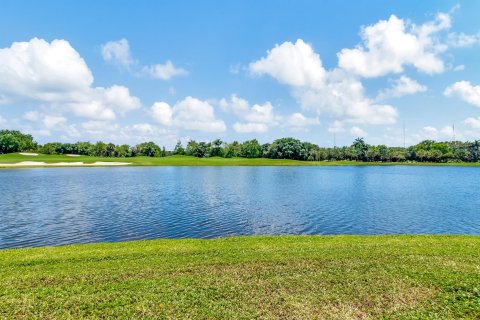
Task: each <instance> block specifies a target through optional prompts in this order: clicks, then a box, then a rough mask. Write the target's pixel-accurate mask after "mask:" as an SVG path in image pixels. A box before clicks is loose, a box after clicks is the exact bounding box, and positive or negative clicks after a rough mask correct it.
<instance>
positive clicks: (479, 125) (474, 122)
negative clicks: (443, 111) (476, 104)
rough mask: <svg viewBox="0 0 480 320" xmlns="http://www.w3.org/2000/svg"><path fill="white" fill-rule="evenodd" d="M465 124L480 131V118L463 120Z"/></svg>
mask: <svg viewBox="0 0 480 320" xmlns="http://www.w3.org/2000/svg"><path fill="white" fill-rule="evenodd" d="M463 123H464V124H466V125H467V126H469V127H470V128H473V129H480V117H478V118H473V117H471V118H467V119H465V120H463Z"/></svg>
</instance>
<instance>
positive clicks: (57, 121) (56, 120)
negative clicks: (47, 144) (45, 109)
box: [43, 115, 67, 129]
mask: <svg viewBox="0 0 480 320" xmlns="http://www.w3.org/2000/svg"><path fill="white" fill-rule="evenodd" d="M66 121H67V118H65V117H62V116H54V115H46V116H45V117H44V118H43V124H44V126H45V127H46V128H48V129H50V128H54V127H57V126H59V125H62V124H64V123H65V122H66Z"/></svg>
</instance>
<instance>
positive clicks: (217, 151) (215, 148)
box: [208, 139, 223, 157]
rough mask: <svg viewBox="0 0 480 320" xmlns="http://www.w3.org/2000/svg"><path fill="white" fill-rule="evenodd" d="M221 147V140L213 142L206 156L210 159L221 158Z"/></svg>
mask: <svg viewBox="0 0 480 320" xmlns="http://www.w3.org/2000/svg"><path fill="white" fill-rule="evenodd" d="M222 145H223V142H222V140H220V139H215V140H213V141H212V143H211V145H210V148H209V150H208V155H209V156H210V157H223V147H222Z"/></svg>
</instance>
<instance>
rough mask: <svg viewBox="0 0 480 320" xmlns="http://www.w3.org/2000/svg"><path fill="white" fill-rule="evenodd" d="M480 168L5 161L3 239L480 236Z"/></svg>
mask: <svg viewBox="0 0 480 320" xmlns="http://www.w3.org/2000/svg"><path fill="white" fill-rule="evenodd" d="M479 183H480V168H475V167H421V166H345V167H122V168H37V169H13V170H0V195H1V196H0V248H16V247H36V246H49V245H64V244H71V243H89V242H105V241H108V242H111V241H126V240H138V239H155V238H186V237H193V238H216V237H228V236H236V235H272V234H399V233H407V234H419V233H435V234H440V233H448V234H477V235H478V234H480V190H479Z"/></svg>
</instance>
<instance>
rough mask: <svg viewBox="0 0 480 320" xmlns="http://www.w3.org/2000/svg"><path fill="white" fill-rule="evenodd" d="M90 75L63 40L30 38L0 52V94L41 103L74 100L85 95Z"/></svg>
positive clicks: (78, 57)
mask: <svg viewBox="0 0 480 320" xmlns="http://www.w3.org/2000/svg"><path fill="white" fill-rule="evenodd" d="M92 83H93V76H92V73H91V72H90V69H89V68H88V66H87V64H86V63H85V61H84V60H83V59H82V57H81V56H80V55H79V54H78V52H77V51H75V49H73V48H72V47H71V46H70V44H69V43H68V42H67V41H65V40H53V41H52V42H51V43H48V42H46V41H45V40H43V39H38V38H33V39H32V40H30V41H29V42H14V43H13V44H12V45H11V46H10V47H9V48H2V49H0V92H1V94H2V95H4V96H10V97H21V98H30V99H34V100H42V101H59V100H71V99H75V98H76V96H77V95H82V94H85V91H87V90H88V88H90V86H91V84H92Z"/></svg>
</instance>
